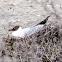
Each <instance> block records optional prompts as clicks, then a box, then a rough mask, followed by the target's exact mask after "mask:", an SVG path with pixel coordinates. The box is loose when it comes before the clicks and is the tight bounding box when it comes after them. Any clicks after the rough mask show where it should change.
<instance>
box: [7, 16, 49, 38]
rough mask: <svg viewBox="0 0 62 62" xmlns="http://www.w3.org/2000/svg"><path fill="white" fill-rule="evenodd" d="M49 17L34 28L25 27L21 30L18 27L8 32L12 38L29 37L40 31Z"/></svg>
mask: <svg viewBox="0 0 62 62" xmlns="http://www.w3.org/2000/svg"><path fill="white" fill-rule="evenodd" d="M49 17H50V16H48V17H47V18H46V19H44V20H43V21H42V22H40V23H38V24H36V25H35V26H32V27H27V28H23V29H22V28H21V27H20V26H15V27H14V28H13V29H9V30H8V31H13V33H12V36H15V37H21V38H24V37H25V36H30V35H32V34H34V33H35V32H38V31H40V30H41V29H42V28H43V27H44V25H45V23H46V22H47V20H48V18H49Z"/></svg>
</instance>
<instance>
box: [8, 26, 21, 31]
mask: <svg viewBox="0 0 62 62" xmlns="http://www.w3.org/2000/svg"><path fill="white" fill-rule="evenodd" d="M19 27H20V26H15V27H14V28H12V29H9V30H8V31H16V30H18V28H19Z"/></svg>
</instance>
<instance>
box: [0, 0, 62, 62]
mask: <svg viewBox="0 0 62 62" xmlns="http://www.w3.org/2000/svg"><path fill="white" fill-rule="evenodd" d="M50 14H52V15H51V17H50V18H49V20H48V22H47V24H46V26H45V29H43V31H46V32H44V34H40V35H39V33H35V34H34V35H32V36H31V37H30V38H25V39H15V38H12V37H9V38H8V35H9V34H11V32H8V29H10V28H12V27H14V26H16V25H20V26H21V27H22V28H24V27H29V26H32V25H35V24H37V23H38V22H40V21H42V20H43V19H45V18H46V17H47V16H49V15H50ZM49 24H50V25H51V26H54V27H53V28H52V30H51V29H50V28H51V27H48V25H49ZM46 27H48V29H49V30H48V29H47V28H46ZM55 29H56V30H57V33H58V35H55V34H54V33H56V30H55ZM43 31H41V32H43ZM50 32H51V34H50V35H49V33H50ZM46 33H47V34H46ZM57 33H56V34H57ZM37 35H39V36H37ZM44 35H46V37H44ZM42 36H43V38H42ZM50 36H51V38H54V39H53V40H52V41H53V42H52V41H51V39H50V38H49V37H50ZM57 36H58V37H57ZM45 38H47V43H46V42H45ZM61 38H62V1H60V0H0V62H46V61H47V62H61V61H62V39H61ZM57 39H58V40H57ZM22 41H23V42H22ZM25 41H26V42H27V43H25ZM40 41H42V42H40ZM38 42H40V45H39V44H38ZM13 43H14V44H13ZM28 43H29V44H28ZM31 43H32V44H31ZM26 44H28V46H27V45H26ZM30 44H31V45H30ZM50 46H51V47H50ZM45 50H46V51H47V52H46V51H45Z"/></svg>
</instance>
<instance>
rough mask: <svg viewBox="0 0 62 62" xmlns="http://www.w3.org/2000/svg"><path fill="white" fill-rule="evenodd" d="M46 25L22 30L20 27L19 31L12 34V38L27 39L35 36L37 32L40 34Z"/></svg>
mask: <svg viewBox="0 0 62 62" xmlns="http://www.w3.org/2000/svg"><path fill="white" fill-rule="evenodd" d="M43 26H44V25H38V26H32V27H27V28H24V29H22V28H21V27H19V29H18V30H17V31H14V32H13V33H12V36H16V37H22V38H23V37H25V36H30V35H32V34H34V33H35V32H38V31H39V30H41V29H42V28H43Z"/></svg>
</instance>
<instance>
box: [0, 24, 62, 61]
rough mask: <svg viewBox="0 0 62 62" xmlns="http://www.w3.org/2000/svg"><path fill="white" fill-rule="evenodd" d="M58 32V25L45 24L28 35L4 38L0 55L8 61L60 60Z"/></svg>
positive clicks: (61, 52)
mask: <svg viewBox="0 0 62 62" xmlns="http://www.w3.org/2000/svg"><path fill="white" fill-rule="evenodd" d="M59 32H60V31H59V27H57V26H52V25H47V26H45V27H44V28H43V29H42V30H41V31H39V32H37V33H35V34H33V35H31V36H30V37H25V38H15V37H7V38H4V40H3V41H4V42H5V49H4V50H3V51H2V53H1V55H2V57H8V58H10V60H11V61H10V62H61V61H62V60H61V57H62V51H61V49H62V48H61V46H62V45H61V36H60V33H59ZM4 59H5V58H4ZM5 60H6V59H5Z"/></svg>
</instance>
